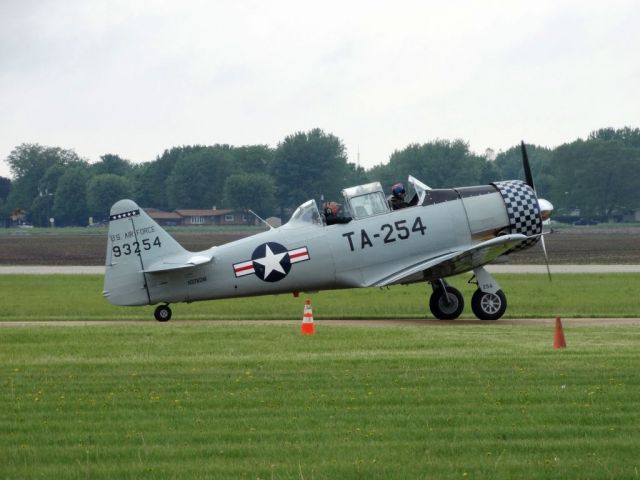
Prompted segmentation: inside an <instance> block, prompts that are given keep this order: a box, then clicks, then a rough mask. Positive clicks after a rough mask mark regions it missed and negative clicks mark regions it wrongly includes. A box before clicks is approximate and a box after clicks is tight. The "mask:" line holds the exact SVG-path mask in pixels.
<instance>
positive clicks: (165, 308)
mask: <svg viewBox="0 0 640 480" xmlns="http://www.w3.org/2000/svg"><path fill="white" fill-rule="evenodd" d="M153 315H154V316H155V317H156V320H158V321H159V322H168V321H169V320H171V309H170V308H169V305H158V306H157V307H156V310H155V312H153Z"/></svg>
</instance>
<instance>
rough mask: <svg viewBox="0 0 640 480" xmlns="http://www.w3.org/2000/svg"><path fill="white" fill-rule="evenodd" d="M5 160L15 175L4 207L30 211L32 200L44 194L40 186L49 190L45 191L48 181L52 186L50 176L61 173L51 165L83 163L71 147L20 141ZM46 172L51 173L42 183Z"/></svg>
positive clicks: (52, 179)
mask: <svg viewBox="0 0 640 480" xmlns="http://www.w3.org/2000/svg"><path fill="white" fill-rule="evenodd" d="M7 163H8V164H9V168H10V170H11V173H12V174H13V176H14V181H13V184H12V189H11V193H10V194H9V198H8V199H7V207H8V208H9V209H11V210H14V209H16V208H20V209H23V210H29V209H30V208H31V206H32V204H33V203H34V201H36V199H37V198H38V197H40V196H42V195H43V194H45V192H44V190H43V187H44V189H45V190H47V192H46V193H52V191H49V190H48V183H51V184H52V185H54V184H55V183H56V182H55V180H54V178H53V177H54V176H56V175H57V176H59V174H60V173H61V170H59V169H56V168H52V167H56V166H58V167H64V166H67V165H72V164H75V163H82V160H81V159H80V157H78V155H77V154H76V153H75V152H74V151H73V150H64V149H61V148H58V147H45V146H42V145H39V144H37V143H36V144H30V143H23V144H21V145H19V146H17V147H16V148H14V149H13V150H12V151H11V153H10V154H9V156H8V157H7ZM54 172H55V175H54ZM47 173H49V174H50V176H49V179H48V180H47V182H46V183H45V184H43V183H42V181H43V179H45V176H46V175H47ZM52 188H53V187H52ZM40 203H41V201H40V200H37V201H36V205H39V204H40Z"/></svg>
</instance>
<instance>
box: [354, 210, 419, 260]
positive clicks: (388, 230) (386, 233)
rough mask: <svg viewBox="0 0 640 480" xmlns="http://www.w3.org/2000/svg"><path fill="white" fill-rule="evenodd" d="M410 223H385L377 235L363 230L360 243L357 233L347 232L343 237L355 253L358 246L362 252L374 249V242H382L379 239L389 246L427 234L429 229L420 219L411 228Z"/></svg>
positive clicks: (401, 221)
mask: <svg viewBox="0 0 640 480" xmlns="http://www.w3.org/2000/svg"><path fill="white" fill-rule="evenodd" d="M409 222H410V220H398V221H397V222H394V223H393V224H390V223H384V224H382V225H380V231H379V232H376V233H371V232H370V233H367V231H366V230H364V229H361V230H360V242H359V243H358V236H357V234H356V232H346V233H343V234H342V236H343V237H345V238H346V239H347V240H348V242H349V248H350V249H351V251H352V252H353V251H355V249H356V248H358V246H359V247H360V249H361V250H364V249H365V248H367V247H373V242H374V241H375V242H376V243H377V242H379V241H380V240H377V239H379V238H381V239H382V242H383V243H385V244H387V243H393V242H395V241H397V240H406V239H408V238H409V237H410V236H411V235H412V234H418V233H419V234H420V235H424V234H425V232H426V230H427V227H425V226H424V224H423V223H422V219H421V218H420V217H416V219H415V220H414V221H413V225H412V226H411V227H409ZM354 237H355V238H354ZM372 239H373V240H372Z"/></svg>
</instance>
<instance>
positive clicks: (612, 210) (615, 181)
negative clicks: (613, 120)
mask: <svg viewBox="0 0 640 480" xmlns="http://www.w3.org/2000/svg"><path fill="white" fill-rule="evenodd" d="M552 165H553V175H554V191H553V198H554V201H555V202H556V203H557V204H558V205H559V207H560V209H565V210H571V209H574V208H578V209H580V214H581V215H582V216H584V217H599V218H601V219H614V218H615V217H616V216H618V215H621V214H622V213H625V212H627V211H628V210H631V209H635V208H639V207H640V197H639V196H638V193H637V189H638V185H640V149H637V148H632V147H629V146H627V145H625V144H624V143H622V142H621V141H618V140H600V139H591V140H587V141H584V140H577V141H575V142H572V143H570V144H565V145H562V146H560V147H558V148H557V149H555V150H554V152H553V163H552ZM565 213H566V212H565Z"/></svg>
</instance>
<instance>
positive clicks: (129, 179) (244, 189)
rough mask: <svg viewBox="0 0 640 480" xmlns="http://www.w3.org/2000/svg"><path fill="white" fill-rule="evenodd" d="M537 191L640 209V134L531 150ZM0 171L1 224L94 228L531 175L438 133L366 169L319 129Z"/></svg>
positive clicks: (278, 209) (604, 134)
mask: <svg viewBox="0 0 640 480" xmlns="http://www.w3.org/2000/svg"><path fill="white" fill-rule="evenodd" d="M528 153H529V159H530V161H531V166H532V171H533V175H534V179H535V181H536V188H537V191H538V194H539V195H540V196H542V197H544V198H547V199H549V200H550V201H552V202H553V203H554V205H555V207H556V217H562V216H563V215H565V216H568V215H570V214H572V213H574V214H575V212H577V211H579V212H580V215H581V216H583V217H588V218H594V219H599V220H620V219H622V218H624V217H625V215H629V214H630V213H632V212H634V211H635V210H636V209H639V208H640V194H639V193H638V189H639V188H640V181H639V180H640V129H637V128H630V127H625V128H622V129H613V128H603V129H600V130H597V131H594V132H592V133H591V134H590V135H589V136H588V138H587V139H586V140H583V139H578V140H575V141H574V142H571V143H567V144H564V145H561V146H559V147H556V148H554V149H550V148H546V147H543V146H537V145H529V146H528ZM6 161H7V163H8V165H9V167H10V170H11V174H12V175H13V178H12V179H8V178H4V177H0V219H4V220H5V223H9V219H10V218H11V217H13V218H15V217H16V216H17V215H19V214H22V215H23V216H24V217H25V218H26V220H27V221H29V222H31V223H33V224H34V225H36V226H46V225H48V224H49V219H50V218H54V219H55V224H56V225H57V226H67V225H87V223H88V219H89V218H90V217H92V218H93V219H94V221H101V220H104V219H106V218H107V216H108V212H109V209H110V207H111V205H112V204H113V203H115V202H116V201H117V200H119V199H121V198H131V199H133V200H135V201H136V202H137V203H138V204H139V205H141V206H143V207H154V208H159V209H163V210H174V209H178V208H203V209H204V208H212V207H214V206H215V207H217V208H234V209H252V210H253V211H255V212H257V213H258V214H259V215H261V216H270V215H278V216H283V217H286V215H288V214H289V213H290V212H291V210H292V209H293V208H295V207H296V206H297V205H299V204H300V203H302V202H304V201H306V200H308V199H310V198H315V199H317V200H320V199H323V198H324V199H339V198H341V195H340V192H341V190H342V189H343V188H345V187H348V186H353V185H358V184H361V183H367V182H371V181H376V180H377V181H380V182H381V183H382V185H383V186H384V188H385V189H389V187H390V186H391V185H392V184H393V183H395V182H397V181H403V180H404V179H406V178H407V176H408V175H413V176H415V177H417V178H419V179H420V180H422V181H423V182H425V183H426V184H428V185H429V186H430V187H432V188H449V187H457V186H466V185H476V184H486V183H489V182H492V181H497V180H506V179H515V178H523V177H524V175H523V172H522V159H521V154H520V148H519V145H517V144H516V145H514V146H513V147H511V148H509V149H508V150H506V151H501V152H498V153H497V154H496V153H495V152H493V151H491V150H487V151H486V152H484V154H482V155H479V154H475V153H473V152H471V151H470V149H469V144H468V143H467V142H465V141H463V140H459V139H458V140H443V139H438V140H433V141H431V142H428V143H423V144H411V145H408V146H407V147H405V148H404V149H402V150H397V151H395V152H393V154H392V155H391V156H390V158H389V161H388V162H387V163H386V164H381V165H377V166H375V167H372V168H370V169H368V170H366V169H364V168H362V167H360V166H358V165H356V164H354V163H352V162H349V161H348V158H347V155H346V149H345V146H344V143H343V142H342V141H341V140H340V139H339V138H338V137H336V136H335V135H332V134H330V133H326V132H324V131H322V130H320V129H313V130H311V131H309V132H297V133H294V134H292V135H289V136H287V137H286V138H285V139H284V140H283V141H282V142H280V143H279V144H278V145H277V147H275V148H271V147H268V146H266V145H248V146H240V147H236V146H231V145H223V144H216V145H189V146H180V147H174V148H171V149H168V150H165V151H164V152H163V153H162V155H159V156H158V157H157V158H156V159H155V160H153V161H150V162H146V163H141V164H135V163H133V162H131V161H129V160H126V159H123V158H121V157H120V156H119V155H117V154H112V153H109V154H105V155H103V156H101V157H100V160H99V161H98V162H96V163H93V164H90V163H89V162H88V161H87V160H86V159H83V158H81V157H79V156H78V155H77V153H76V152H75V151H73V150H68V149H62V148H59V147H47V146H42V145H39V144H21V145H19V146H17V147H16V148H15V149H14V150H13V151H12V152H11V153H10V154H9V156H8V157H7V159H6Z"/></svg>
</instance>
